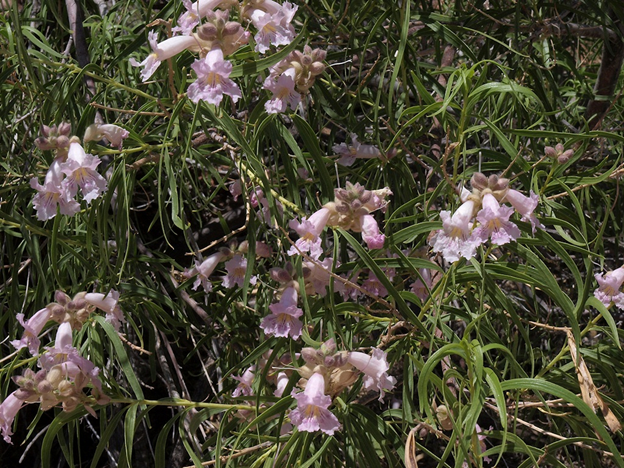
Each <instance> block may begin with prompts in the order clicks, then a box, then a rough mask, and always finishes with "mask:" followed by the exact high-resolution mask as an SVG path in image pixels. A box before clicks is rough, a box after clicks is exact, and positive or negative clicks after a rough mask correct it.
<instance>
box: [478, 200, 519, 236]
mask: <svg viewBox="0 0 624 468" xmlns="http://www.w3.org/2000/svg"><path fill="white" fill-rule="evenodd" d="M482 203H483V207H482V209H481V211H479V213H477V221H479V223H480V224H481V225H480V226H479V227H478V228H476V229H475V230H474V232H473V236H474V238H476V239H479V240H480V241H481V242H486V241H487V240H488V238H490V237H491V238H492V243H493V244H496V245H504V244H507V243H508V242H511V241H515V240H516V239H517V238H518V237H520V229H518V226H516V225H515V224H514V223H512V222H511V221H509V217H510V216H511V215H512V214H513V211H514V210H513V208H510V207H508V206H505V205H503V206H500V205H499V204H498V200H496V198H495V197H494V195H492V194H490V193H486V194H485V195H484V197H483V200H482Z"/></svg>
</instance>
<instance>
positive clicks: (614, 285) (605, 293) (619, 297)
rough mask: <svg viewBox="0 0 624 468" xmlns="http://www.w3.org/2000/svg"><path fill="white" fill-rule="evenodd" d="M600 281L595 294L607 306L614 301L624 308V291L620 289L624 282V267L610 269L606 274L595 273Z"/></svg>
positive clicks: (620, 307)
mask: <svg viewBox="0 0 624 468" xmlns="http://www.w3.org/2000/svg"><path fill="white" fill-rule="evenodd" d="M594 278H596V281H597V282H598V289H596V290H595V291H594V296H595V297H596V299H598V300H599V301H600V302H602V303H603V304H604V305H605V306H606V307H609V306H610V305H611V303H612V302H613V303H614V304H615V305H616V307H617V308H618V309H622V310H624V293H623V292H622V291H621V290H620V289H621V288H622V284H623V283H624V267H620V268H617V269H615V270H613V271H608V272H607V273H604V274H599V273H596V274H595V275H594Z"/></svg>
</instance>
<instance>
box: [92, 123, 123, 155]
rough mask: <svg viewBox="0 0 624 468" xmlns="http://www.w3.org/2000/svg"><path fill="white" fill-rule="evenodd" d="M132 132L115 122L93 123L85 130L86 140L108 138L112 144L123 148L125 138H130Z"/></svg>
mask: <svg viewBox="0 0 624 468" xmlns="http://www.w3.org/2000/svg"><path fill="white" fill-rule="evenodd" d="M129 135H130V132H128V130H126V129H125V128H121V127H120V126H118V125H113V124H97V123H94V124H91V125H89V126H88V127H87V130H86V131H85V134H84V138H83V139H82V140H83V141H84V142H87V141H97V140H101V139H102V138H106V139H107V140H108V142H109V143H110V144H111V146H113V147H115V148H117V149H119V150H121V146H122V145H123V141H124V139H126V138H128V136H129Z"/></svg>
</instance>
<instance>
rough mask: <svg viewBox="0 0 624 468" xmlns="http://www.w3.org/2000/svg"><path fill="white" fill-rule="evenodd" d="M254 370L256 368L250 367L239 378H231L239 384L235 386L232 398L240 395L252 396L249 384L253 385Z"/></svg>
mask: <svg viewBox="0 0 624 468" xmlns="http://www.w3.org/2000/svg"><path fill="white" fill-rule="evenodd" d="M255 370H256V366H251V367H250V368H249V369H247V370H246V371H245V372H243V375H242V376H240V377H237V376H233V377H232V378H233V379H234V380H238V382H239V384H238V385H237V386H236V388H235V389H234V391H233V392H232V396H233V397H237V396H240V395H243V396H251V395H253V389H252V388H251V384H252V383H253V379H254V377H255V375H254V371H255Z"/></svg>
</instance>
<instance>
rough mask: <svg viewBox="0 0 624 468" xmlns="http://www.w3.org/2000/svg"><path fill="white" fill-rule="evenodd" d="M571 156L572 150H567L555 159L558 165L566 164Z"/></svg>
mask: <svg viewBox="0 0 624 468" xmlns="http://www.w3.org/2000/svg"><path fill="white" fill-rule="evenodd" d="M573 154H574V150H571V149H569V150H567V151H564V152H563V153H561V154H560V155H559V157H558V158H557V161H558V162H559V163H560V164H563V163H566V162H568V160H569V159H570V158H571V157H572V155H573Z"/></svg>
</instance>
